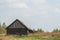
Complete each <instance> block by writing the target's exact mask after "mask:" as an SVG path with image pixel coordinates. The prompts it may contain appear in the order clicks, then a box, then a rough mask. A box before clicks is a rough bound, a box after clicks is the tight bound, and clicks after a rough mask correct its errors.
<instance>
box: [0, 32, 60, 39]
mask: <svg viewBox="0 0 60 40" xmlns="http://www.w3.org/2000/svg"><path fill="white" fill-rule="evenodd" d="M53 37H56V38H60V33H40V32H38V33H34V34H29V35H28V36H13V35H10V36H7V35H5V34H0V40H1V39H2V40H40V39H42V40H48V39H49V38H53ZM59 40H60V39H59Z"/></svg>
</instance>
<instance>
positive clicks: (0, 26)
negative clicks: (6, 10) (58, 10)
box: [0, 22, 60, 34]
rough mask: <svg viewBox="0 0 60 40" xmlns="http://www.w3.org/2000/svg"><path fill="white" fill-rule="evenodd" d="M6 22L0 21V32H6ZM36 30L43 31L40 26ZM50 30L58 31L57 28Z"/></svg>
mask: <svg viewBox="0 0 60 40" xmlns="http://www.w3.org/2000/svg"><path fill="white" fill-rule="evenodd" d="M6 27H7V26H6V24H5V22H4V23H3V24H1V23H0V34H3V33H6ZM37 32H44V30H42V29H41V28H40V29H38V30H37ZM52 32H60V30H59V29H58V28H56V29H54V30H53V31H52Z"/></svg>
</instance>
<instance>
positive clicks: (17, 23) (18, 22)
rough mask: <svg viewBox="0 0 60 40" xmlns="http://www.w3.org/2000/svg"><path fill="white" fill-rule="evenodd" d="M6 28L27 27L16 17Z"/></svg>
mask: <svg viewBox="0 0 60 40" xmlns="http://www.w3.org/2000/svg"><path fill="white" fill-rule="evenodd" d="M7 28H27V27H26V26H25V25H24V24H23V23H22V22H21V21H19V20H18V19H16V20H15V21H14V22H13V23H11V24H10V25H9V26H8V27H7ZM27 29H28V28H27Z"/></svg>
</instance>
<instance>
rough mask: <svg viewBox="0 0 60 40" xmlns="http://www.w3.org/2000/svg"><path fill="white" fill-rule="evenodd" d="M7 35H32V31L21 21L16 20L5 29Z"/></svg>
mask: <svg viewBox="0 0 60 40" xmlns="http://www.w3.org/2000/svg"><path fill="white" fill-rule="evenodd" d="M6 30H7V35H10V34H12V35H27V34H28V33H33V30H31V29H29V28H27V27H26V26H25V25H24V24H23V23H22V22H21V21H19V20H18V19H16V20H15V21H14V22H13V23H11V24H10V25H9V26H8V27H7V28H6Z"/></svg>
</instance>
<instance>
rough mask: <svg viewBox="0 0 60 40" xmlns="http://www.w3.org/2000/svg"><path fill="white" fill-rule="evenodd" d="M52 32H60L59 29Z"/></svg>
mask: <svg viewBox="0 0 60 40" xmlns="http://www.w3.org/2000/svg"><path fill="white" fill-rule="evenodd" d="M52 32H60V30H59V29H54V30H53V31H52Z"/></svg>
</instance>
